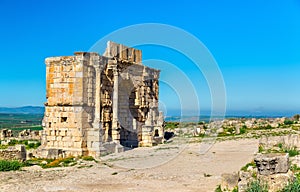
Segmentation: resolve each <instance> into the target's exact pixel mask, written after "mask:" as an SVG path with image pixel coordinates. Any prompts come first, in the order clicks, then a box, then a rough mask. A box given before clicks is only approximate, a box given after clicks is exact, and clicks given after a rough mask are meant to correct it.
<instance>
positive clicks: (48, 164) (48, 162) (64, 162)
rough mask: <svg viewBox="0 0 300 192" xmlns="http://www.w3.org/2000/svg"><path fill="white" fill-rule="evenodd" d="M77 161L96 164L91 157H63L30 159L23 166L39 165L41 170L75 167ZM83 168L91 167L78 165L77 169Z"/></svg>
mask: <svg viewBox="0 0 300 192" xmlns="http://www.w3.org/2000/svg"><path fill="white" fill-rule="evenodd" d="M79 160H84V161H94V162H96V163H98V161H97V160H95V159H94V158H93V157H91V156H81V157H73V156H69V157H65V158H57V159H47V158H32V159H29V160H27V161H26V162H25V163H24V164H25V165H26V166H32V165H39V166H41V167H42V168H54V167H70V166H75V165H77V164H78V161H79ZM84 167H87V168H88V167H92V166H91V165H80V166H79V167H78V168H84Z"/></svg>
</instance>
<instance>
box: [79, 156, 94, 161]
mask: <svg viewBox="0 0 300 192" xmlns="http://www.w3.org/2000/svg"><path fill="white" fill-rule="evenodd" d="M82 160H85V161H95V159H94V157H92V156H83V157H82Z"/></svg>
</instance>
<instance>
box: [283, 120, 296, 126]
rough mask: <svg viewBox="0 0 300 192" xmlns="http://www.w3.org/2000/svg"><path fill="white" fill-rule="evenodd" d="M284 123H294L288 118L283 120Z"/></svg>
mask: <svg viewBox="0 0 300 192" xmlns="http://www.w3.org/2000/svg"><path fill="white" fill-rule="evenodd" d="M283 123H284V124H285V125H292V124H293V123H294V121H292V120H290V119H286V120H284V122H283Z"/></svg>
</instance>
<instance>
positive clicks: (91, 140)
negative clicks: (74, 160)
mask: <svg viewBox="0 0 300 192" xmlns="http://www.w3.org/2000/svg"><path fill="white" fill-rule="evenodd" d="M90 62H92V63H93V66H94V67H95V73H96V74H95V95H94V98H95V100H94V104H95V112H94V121H93V128H90V129H88V130H87V147H88V150H89V155H91V156H93V157H95V158H97V157H100V148H101V141H102V123H101V120H100V119H101V105H100V104H101V72H102V67H103V65H102V64H103V63H101V61H100V57H99V55H98V54H95V55H91V61H90Z"/></svg>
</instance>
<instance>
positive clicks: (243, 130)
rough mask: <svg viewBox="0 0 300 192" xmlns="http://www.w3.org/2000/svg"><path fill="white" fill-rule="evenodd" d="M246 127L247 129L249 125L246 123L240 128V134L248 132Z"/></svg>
mask: <svg viewBox="0 0 300 192" xmlns="http://www.w3.org/2000/svg"><path fill="white" fill-rule="evenodd" d="M246 129H247V126H246V125H243V126H242V127H241V128H240V134H244V133H246Z"/></svg>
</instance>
